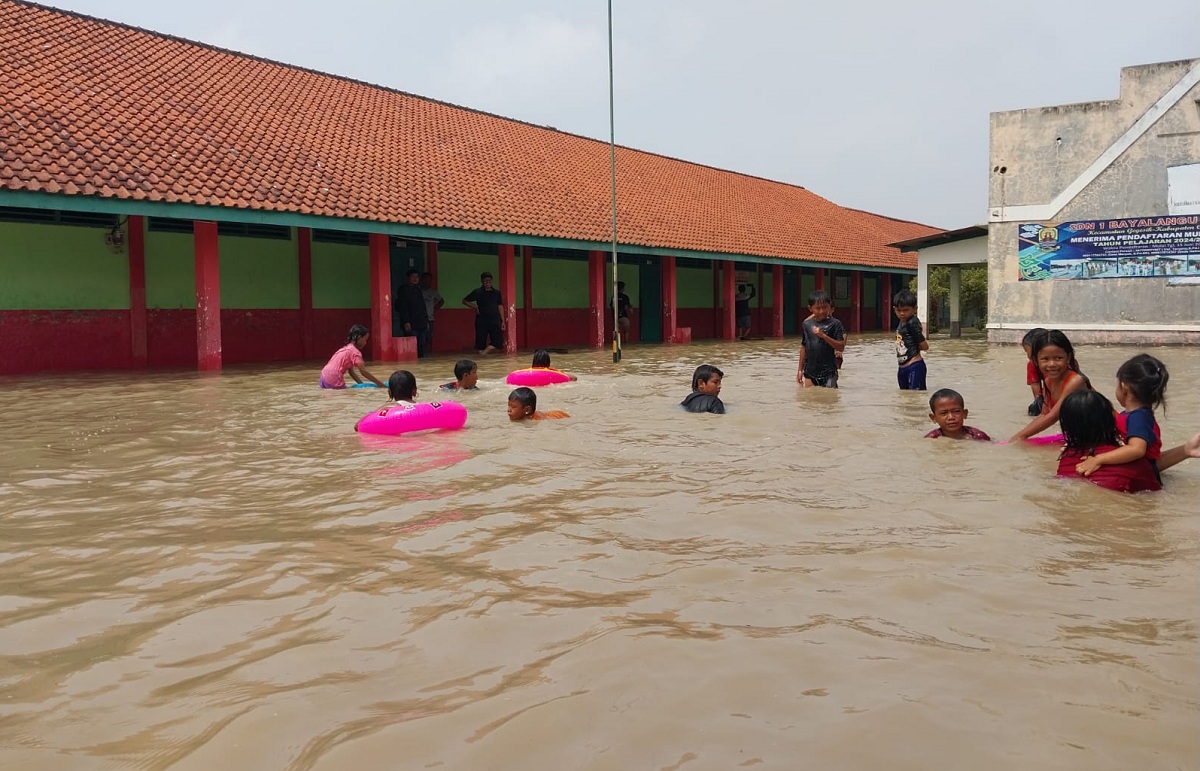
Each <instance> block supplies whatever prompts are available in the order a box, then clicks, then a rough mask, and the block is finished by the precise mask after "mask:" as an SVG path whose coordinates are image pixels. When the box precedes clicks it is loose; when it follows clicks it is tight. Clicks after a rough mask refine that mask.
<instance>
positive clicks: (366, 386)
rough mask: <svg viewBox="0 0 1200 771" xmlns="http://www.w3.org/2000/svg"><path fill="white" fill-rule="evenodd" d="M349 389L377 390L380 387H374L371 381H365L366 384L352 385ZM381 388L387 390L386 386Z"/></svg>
mask: <svg viewBox="0 0 1200 771" xmlns="http://www.w3.org/2000/svg"><path fill="white" fill-rule="evenodd" d="M350 387H351V388H379V387H380V386H377V385H375V384H374V383H372V382H371V381H369V380H368V381H367V382H365V383H355V384H354V385H352V386H350ZM383 387H384V388H387V386H383Z"/></svg>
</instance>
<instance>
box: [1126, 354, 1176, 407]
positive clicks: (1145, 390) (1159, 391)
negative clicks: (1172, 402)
mask: <svg viewBox="0 0 1200 771" xmlns="http://www.w3.org/2000/svg"><path fill="white" fill-rule="evenodd" d="M1167 380H1168V375H1167V367H1166V365H1165V364H1163V363H1162V362H1161V361H1159V360H1158V359H1156V358H1154V357H1153V356H1151V355H1150V354H1148V353H1139V354H1138V355H1137V356H1134V357H1133V358H1132V359H1130V360H1129V361H1127V362H1125V363H1124V364H1122V365H1121V367H1120V368H1119V369H1118V370H1117V401H1119V402H1120V403H1121V406H1122V407H1124V406H1125V402H1126V400H1127V399H1128V397H1130V396H1132V397H1133V398H1134V399H1135V400H1137V402H1138V404H1140V405H1141V406H1143V407H1149V408H1150V409H1155V408H1156V407H1158V406H1159V405H1162V406H1164V407H1165V406H1166V404H1167Z"/></svg>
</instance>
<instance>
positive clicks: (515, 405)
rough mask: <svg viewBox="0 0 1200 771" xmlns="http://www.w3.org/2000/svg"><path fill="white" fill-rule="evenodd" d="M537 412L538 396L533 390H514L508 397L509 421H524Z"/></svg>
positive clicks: (521, 388)
mask: <svg viewBox="0 0 1200 771" xmlns="http://www.w3.org/2000/svg"><path fill="white" fill-rule="evenodd" d="M535 412H537V394H536V393H534V391H533V389H532V388H526V387H524V386H522V387H520V388H514V389H513V391H512V393H510V394H509V395H508V419H509V420H524V419H525V418H528V417H531V416H532V415H533V413H535Z"/></svg>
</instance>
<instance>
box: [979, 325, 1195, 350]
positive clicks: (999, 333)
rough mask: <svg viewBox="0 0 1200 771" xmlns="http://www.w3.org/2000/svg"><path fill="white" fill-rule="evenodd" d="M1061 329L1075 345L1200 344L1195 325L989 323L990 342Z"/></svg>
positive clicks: (1012, 340)
mask: <svg viewBox="0 0 1200 771" xmlns="http://www.w3.org/2000/svg"><path fill="white" fill-rule="evenodd" d="M1037 327H1042V328H1044V329H1059V330H1062V331H1063V332H1066V333H1067V337H1069V338H1071V342H1072V343H1077V344H1088V345H1200V327H1197V326H1196V325H1193V324H1180V325H1177V326H1171V325H1169V324H1145V325H1136V326H1135V325H1129V326H1120V325H1115V324H1095V325H1088V324H1079V323H1075V324H1055V323H1054V322H1052V321H1048V322H1045V323H1042V324H988V327H987V339H988V342H989V343H1020V342H1021V338H1022V337H1024V336H1025V333H1026V332H1028V331H1029V330H1031V329H1036V328H1037Z"/></svg>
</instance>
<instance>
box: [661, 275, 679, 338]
mask: <svg viewBox="0 0 1200 771" xmlns="http://www.w3.org/2000/svg"><path fill="white" fill-rule="evenodd" d="M662 301H663V302H662V339H663V342H664V343H673V342H675V328H676V326H678V324H679V320H678V319H679V314H678V311H679V308H678V304H679V301H678V292H677V291H676V283H675V258H674V257H663V258H662Z"/></svg>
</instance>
